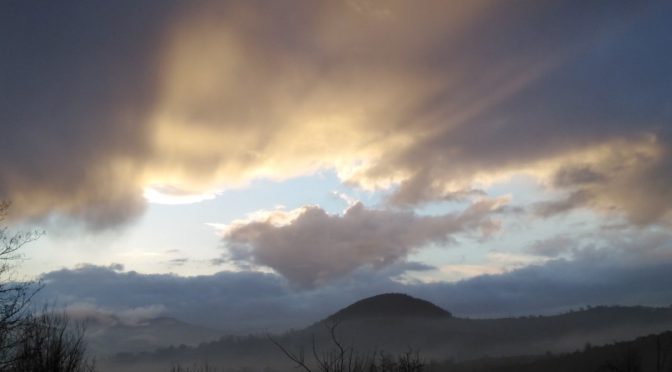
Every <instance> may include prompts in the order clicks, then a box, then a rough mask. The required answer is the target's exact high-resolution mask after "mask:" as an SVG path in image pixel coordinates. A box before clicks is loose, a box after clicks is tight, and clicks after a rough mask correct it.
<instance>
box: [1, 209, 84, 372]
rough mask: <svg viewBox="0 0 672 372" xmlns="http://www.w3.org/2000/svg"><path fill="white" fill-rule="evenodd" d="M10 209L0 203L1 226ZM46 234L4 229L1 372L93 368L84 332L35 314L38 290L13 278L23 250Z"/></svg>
mask: <svg viewBox="0 0 672 372" xmlns="http://www.w3.org/2000/svg"><path fill="white" fill-rule="evenodd" d="M9 206H10V203H9V202H7V201H0V224H1V223H3V222H4V221H5V219H6V217H7V212H8V210H9ZM41 235H42V232H37V231H28V232H18V233H10V232H9V230H8V229H7V227H5V226H1V225H0V370H1V371H8V372H13V371H16V372H19V371H21V372H37V371H48V372H85V371H93V370H94V365H93V363H92V362H90V361H88V360H87V359H86V357H85V350H86V348H85V345H84V340H83V329H82V328H78V327H77V326H75V325H72V324H70V322H69V320H68V318H67V317H66V316H65V315H64V314H63V315H57V314H54V313H50V312H48V311H46V309H45V311H44V312H43V313H41V314H33V313H32V312H31V311H30V309H29V308H28V304H29V302H30V300H31V298H32V297H33V295H34V294H35V293H36V292H37V291H38V290H39V288H40V286H39V285H38V284H37V283H35V282H32V281H20V280H17V279H16V278H15V277H14V268H15V263H16V261H17V260H18V259H20V258H21V255H20V254H19V253H18V251H19V249H20V248H21V247H23V246H24V245H25V244H27V243H29V242H32V241H34V240H35V239H37V238H39V237H40V236H41Z"/></svg>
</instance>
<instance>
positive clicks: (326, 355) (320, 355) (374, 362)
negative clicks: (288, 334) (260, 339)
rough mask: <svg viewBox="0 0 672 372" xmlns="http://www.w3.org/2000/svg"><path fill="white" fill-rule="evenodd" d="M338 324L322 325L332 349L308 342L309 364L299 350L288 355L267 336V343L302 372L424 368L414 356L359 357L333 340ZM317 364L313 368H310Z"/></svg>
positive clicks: (399, 371)
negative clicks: (323, 348)
mask: <svg viewBox="0 0 672 372" xmlns="http://www.w3.org/2000/svg"><path fill="white" fill-rule="evenodd" d="M338 324H339V323H338V322H333V323H330V324H325V327H327V330H328V333H329V338H330V340H331V343H332V344H333V347H332V348H331V349H329V350H327V351H320V350H318V348H317V345H316V342H315V337H314V336H313V337H312V339H311V352H312V359H313V363H310V362H309V361H307V360H306V357H305V351H304V349H303V348H300V349H299V351H298V352H292V351H291V350H289V349H288V348H286V347H284V346H283V345H282V344H281V343H280V342H278V341H277V340H275V339H274V338H273V337H271V336H270V335H269V336H268V339H269V340H270V341H271V342H272V343H273V344H274V345H275V346H276V347H277V348H278V349H280V351H282V353H283V354H284V355H285V356H286V357H287V358H289V359H290V360H291V361H293V362H294V363H296V366H297V368H302V369H303V370H304V371H306V372H313V368H316V369H315V371H322V372H421V371H423V370H424V369H425V364H424V363H423V362H422V361H421V360H420V355H419V353H418V352H414V351H412V350H409V351H408V352H406V353H404V354H402V355H400V356H398V357H393V356H391V355H388V354H385V353H384V352H375V351H374V352H372V353H361V352H358V351H356V350H355V349H354V348H353V347H346V346H344V345H343V344H342V343H341V342H340V341H339V340H338V337H336V328H337V327H338ZM314 364H317V366H316V367H313V365H314Z"/></svg>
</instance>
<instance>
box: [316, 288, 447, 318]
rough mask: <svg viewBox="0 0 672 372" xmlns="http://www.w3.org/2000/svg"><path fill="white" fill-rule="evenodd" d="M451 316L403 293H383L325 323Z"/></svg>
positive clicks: (350, 307)
mask: <svg viewBox="0 0 672 372" xmlns="http://www.w3.org/2000/svg"><path fill="white" fill-rule="evenodd" d="M450 317H452V314H451V313H450V312H448V311H446V310H444V309H442V308H440V307H438V306H436V305H434V304H433V303H431V302H429V301H425V300H421V299H419V298H415V297H411V296H409V295H407V294H403V293H384V294H380V295H377V296H373V297H368V298H365V299H363V300H359V301H357V302H355V303H353V304H352V305H350V306H347V307H345V308H343V309H341V310H339V311H337V312H336V313H334V314H332V315H331V316H329V317H328V318H327V319H325V321H327V322H334V321H338V322H340V321H344V320H354V319H367V318H435V319H440V318H450Z"/></svg>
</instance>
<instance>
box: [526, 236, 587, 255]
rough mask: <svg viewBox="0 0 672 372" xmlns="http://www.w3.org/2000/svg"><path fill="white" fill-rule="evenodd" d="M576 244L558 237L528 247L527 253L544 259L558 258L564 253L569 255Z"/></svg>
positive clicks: (565, 238)
mask: <svg viewBox="0 0 672 372" xmlns="http://www.w3.org/2000/svg"><path fill="white" fill-rule="evenodd" d="M574 243H575V242H574V241H572V239H570V238H568V237H566V236H562V235H558V236H554V237H552V238H550V239H545V240H537V241H535V242H534V243H532V244H531V245H530V246H528V247H527V248H526V249H525V251H526V252H527V253H530V254H534V255H539V256H543V257H558V256H560V255H562V254H563V253H567V252H568V251H569V250H570V248H571V247H572V244H574Z"/></svg>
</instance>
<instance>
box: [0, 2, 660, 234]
mask: <svg viewBox="0 0 672 372" xmlns="http://www.w3.org/2000/svg"><path fill="white" fill-rule="evenodd" d="M292 4H293V5H292V6H281V5H277V6H269V7H261V6H257V3H254V2H236V1H234V2H194V3H181V4H180V5H173V6H165V7H159V8H160V9H154V10H152V9H153V8H151V7H144V8H142V11H140V10H138V9H135V8H136V6H134V5H133V3H128V5H126V6H128V7H130V8H131V9H130V10H128V9H118V8H113V9H107V8H106V7H101V8H100V9H99V8H96V9H92V10H91V11H92V12H93V13H94V14H95V15H96V16H92V17H91V19H99V20H100V21H101V24H103V25H105V26H106V27H108V28H109V29H105V28H101V29H100V30H98V29H97V31H96V32H94V33H91V30H90V29H86V31H84V30H83V29H82V28H84V27H86V25H87V24H88V23H87V22H88V18H86V19H84V18H82V19H80V18H77V17H74V16H73V17H66V18H67V20H65V19H63V20H61V19H60V18H59V19H54V20H53V22H55V24H54V25H51V24H50V25H51V26H53V27H59V29H63V30H64V31H63V32H60V33H55V34H56V35H58V37H57V38H56V39H55V40H52V39H48V38H45V35H43V34H41V33H39V32H38V31H35V32H34V33H35V34H30V35H27V36H26V38H30V40H27V41H26V43H25V45H24V44H17V45H16V46H17V47H19V46H21V45H23V46H22V48H28V47H27V46H26V45H31V46H32V47H31V48H32V49H29V50H27V51H26V53H28V52H33V51H34V50H40V49H44V50H50V51H51V53H52V54H53V56H52V57H51V60H54V61H55V63H54V64H51V65H49V66H45V67H44V68H40V69H39V71H33V70H34V69H31V68H30V67H31V66H32V65H28V68H25V66H26V64H25V63H24V61H23V60H21V59H20V58H19V57H18V56H20V55H22V54H21V53H7V55H8V58H7V59H3V61H2V63H3V66H4V68H3V71H15V72H17V73H16V74H13V75H12V78H11V81H8V84H9V85H8V86H10V87H16V88H17V89H19V90H20V91H26V92H33V95H32V96H31V97H33V96H34V97H33V98H32V99H31V100H30V102H27V101H26V100H22V99H21V97H19V96H12V97H11V100H9V101H6V104H5V108H6V110H3V112H5V113H6V115H5V116H4V117H3V125H8V126H10V128H9V130H7V131H5V132H4V133H5V135H8V136H9V137H8V138H7V143H9V144H11V146H7V147H3V148H2V150H1V151H3V153H2V155H3V156H0V159H2V160H0V161H1V162H2V169H3V172H2V174H1V175H0V193H1V196H2V198H7V199H11V200H12V201H13V202H14V203H15V206H16V208H15V209H16V212H15V214H16V216H17V217H34V218H40V217H45V216H48V215H56V216H66V217H70V218H71V219H74V220H75V221H80V222H84V224H85V226H87V227H89V228H93V229H101V228H106V227H110V226H116V225H119V224H123V223H124V222H127V221H130V220H132V219H133V218H134V217H137V216H138V215H139V214H141V213H142V211H143V210H144V208H145V203H146V199H145V198H143V197H142V196H143V194H147V193H148V192H149V194H150V195H149V196H150V197H152V194H154V193H155V191H156V190H154V189H152V187H153V185H165V186H166V187H169V188H174V189H176V190H190V191H189V193H190V194H193V199H192V198H185V199H182V200H180V201H179V202H187V201H188V202H191V201H198V200H201V199H202V198H205V196H199V197H197V196H196V195H211V193H212V190H222V189H226V188H228V187H231V186H244V185H247V184H248V183H249V182H250V181H251V180H254V179H258V178H266V179H274V180H286V179H289V178H292V177H296V176H300V175H308V174H314V173H315V172H317V171H320V170H324V169H328V170H334V171H335V172H336V173H337V174H339V175H340V177H341V179H342V181H343V182H345V183H347V184H348V185H355V186H359V187H362V188H366V189H371V190H380V189H383V190H392V189H393V190H395V191H394V193H393V195H392V196H391V197H390V198H389V201H390V203H392V204H394V205H398V206H404V207H411V208H412V207H414V206H416V205H418V204H421V203H432V202H434V201H437V200H447V199H451V198H454V197H456V196H459V195H464V194H465V193H469V192H470V191H472V190H473V189H474V184H477V183H483V182H486V183H487V182H492V181H493V180H497V179H501V178H502V177H508V176H510V175H511V174H516V173H520V172H525V171H527V170H529V169H530V168H541V167H544V166H545V165H546V164H549V163H555V162H557V161H559V160H562V159H569V158H572V156H573V154H576V153H590V152H591V151H593V149H595V148H603V147H605V146H606V147H610V149H611V150H612V151H613V152H614V153H616V152H618V151H620V146H621V144H623V143H628V142H639V141H641V138H642V137H646V136H649V137H650V138H652V140H651V141H650V145H651V147H652V149H653V148H654V147H657V148H658V150H655V151H656V154H655V156H653V157H649V158H637V157H632V158H629V159H628V161H627V162H626V163H624V165H625V166H626V169H625V170H624V172H621V169H620V168H618V167H615V166H612V165H609V164H607V165H606V166H605V164H597V165H596V166H597V167H598V168H600V169H599V170H596V171H599V172H600V177H599V179H597V178H596V179H593V181H591V182H592V186H591V185H588V184H587V183H583V184H581V185H579V184H577V183H576V182H574V183H567V182H560V183H556V184H554V185H553V187H555V188H558V189H561V191H564V192H567V193H568V194H569V196H570V197H569V198H568V200H566V201H565V202H564V203H561V204H557V205H548V206H547V208H542V211H541V214H542V215H550V214H553V213H554V211H562V210H567V209H571V208H574V207H587V208H593V209H596V210H600V211H616V212H617V213H620V214H622V215H624V216H625V217H627V218H628V219H630V220H631V221H632V222H634V223H636V224H651V223H660V222H661V221H662V222H665V221H669V213H670V210H671V208H672V205H671V204H670V202H669V200H672V198H670V197H669V192H668V191H666V190H670V189H671V188H670V187H668V186H669V185H670V180H669V177H668V176H666V175H668V174H670V173H672V172H669V170H670V166H669V164H670V163H671V162H672V161H671V160H670V159H671V158H672V155H671V154H670V151H669V150H665V149H668V148H669V146H670V140H669V138H670V133H669V128H667V127H666V125H665V123H667V122H669V120H670V111H669V110H668V109H666V107H668V106H669V103H666V102H665V98H664V97H669V93H670V92H669V84H668V83H669V79H668V77H667V75H669V74H663V73H659V72H660V71H661V70H660V66H664V65H669V63H666V62H669V58H670V57H669V56H668V55H667V54H664V52H662V51H663V50H665V49H666V48H665V47H664V46H666V45H667V44H664V40H660V39H656V38H649V39H647V43H642V40H641V38H642V37H645V36H646V35H651V34H652V33H654V32H659V31H657V30H658V28H657V27H661V26H660V25H661V22H662V20H661V19H660V17H659V16H658V15H657V14H658V13H656V11H655V9H653V8H655V7H651V8H652V9H649V8H641V9H640V8H639V7H638V6H637V5H634V4H632V5H628V4H624V3H619V4H611V5H612V6H608V7H606V6H604V7H603V6H602V5H600V4H590V5H588V6H589V7H591V8H594V9H592V10H591V11H584V10H581V11H579V10H577V8H576V7H574V6H572V5H571V4H561V3H526V4H524V5H523V4H522V3H521V4H517V5H510V4H504V3H501V2H488V1H469V2H458V3H455V2H443V1H427V2H422V5H419V4H416V3H410V2H403V1H391V2H384V3H383V2H380V3H379V2H360V1H348V2H339V1H334V2H303V3H301V6H297V4H296V3H292ZM44 11H45V12H46V11H47V10H44ZM62 11H63V12H67V9H65V8H64V9H63V10H62ZM77 14H79V13H77ZM82 14H84V13H82ZM128 14H133V15H134V16H132V17H127V15H128ZM33 15H34V16H36V17H37V16H39V15H40V13H39V12H38V13H35V12H33ZM136 15H137V16H136ZM147 20H152V22H149V23H148V22H146V21H147ZM15 23H16V22H9V21H8V22H3V24H4V25H5V26H4V27H6V28H8V29H7V30H6V32H3V35H5V37H7V36H8V35H9V36H11V35H15V34H16V32H17V30H21V29H22V27H23V26H21V25H18V24H15ZM530 30H534V32H530ZM108 33H109V34H113V35H115V39H114V42H113V43H103V44H104V45H105V47H104V48H102V49H101V50H102V52H101V53H100V54H95V53H86V52H85V51H86V50H88V49H86V48H83V49H82V52H81V53H80V54H77V55H70V54H68V53H66V52H65V51H66V50H69V49H68V48H65V47H56V48H49V47H50V46H51V45H52V44H54V43H56V45H72V44H73V43H81V44H82V45H83V46H89V47H90V48H93V49H95V48H101V47H100V44H101V43H96V40H98V39H101V38H104V37H105V36H106V35H108ZM85 34H86V35H91V37H90V38H86V39H83V38H82V35H85ZM138 35H142V37H141V38H138ZM390 35H394V37H390ZM641 35H644V36H641ZM3 44H4V43H3ZM15 44H16V43H8V44H7V45H15ZM89 44H90V45H89ZM94 46H95V47H94ZM596 46H599V47H596ZM33 49H34V50H33ZM96 50H97V49H96ZM635 55H636V56H637V58H636V59H634V60H633V58H632V57H630V56H635ZM613 61H618V63H613ZM56 62H58V63H56ZM20 66H23V67H20ZM22 71H27V73H23V74H21V73H20V72H22ZM70 71H79V72H78V73H77V74H71V73H70ZM34 76H37V77H36V78H33V77H34ZM65 77H72V78H67V79H66V78H65ZM102 77H104V78H102ZM108 77H109V78H108ZM108 80H109V81H108ZM604 81H608V82H609V84H608V85H605V84H603V82H604ZM37 82H39V83H37ZM62 92H68V93H67V94H65V95H64V94H62ZM3 102H5V101H3ZM47 123H49V125H47ZM33 133H42V137H41V138H43V139H44V140H41V142H40V146H38V147H36V148H35V150H34V151H27V147H21V146H18V144H22V143H26V140H27V139H29V138H33V137H31V136H32V134H33ZM532 137H533V138H534V140H533V141H530V140H529V138H532ZM620 161H621V159H620V158H619V157H618V156H617V157H615V158H613V159H610V160H609V162H610V163H613V164H618V162H620ZM590 166H591V167H592V165H590ZM562 167H563V164H556V167H555V168H556V169H560V168H562ZM584 180H585V179H584ZM601 180H609V181H608V182H607V181H601ZM635 180H637V181H636V182H635ZM575 181H580V179H575ZM581 182H583V181H581ZM148 190H150V191H148ZM151 190H154V191H151ZM624 190H631V191H632V193H633V194H634V195H635V197H634V198H630V197H624ZM153 198H154V200H157V195H154V197H153ZM163 201H164V202H171V203H172V202H177V200H174V199H171V200H168V199H165V198H163Z"/></svg>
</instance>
